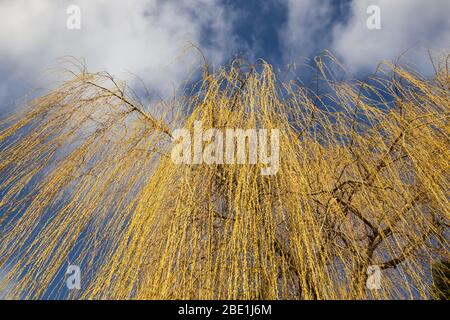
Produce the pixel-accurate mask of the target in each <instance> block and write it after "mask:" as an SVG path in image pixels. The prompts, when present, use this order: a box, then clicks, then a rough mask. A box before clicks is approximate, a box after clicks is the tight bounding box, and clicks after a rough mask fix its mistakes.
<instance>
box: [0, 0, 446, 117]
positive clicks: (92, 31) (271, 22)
mask: <svg viewBox="0 0 450 320" xmlns="http://www.w3.org/2000/svg"><path fill="white" fill-rule="evenodd" d="M71 5H75V6H77V8H79V9H80V22H81V25H80V28H79V29H78V28H77V26H76V24H74V21H75V20H73V17H74V15H73V14H74V12H75V11H71V10H70V9H71V8H73V7H70V6H71ZM370 5H376V6H378V8H379V9H380V22H381V25H380V26H381V29H372V30H370V29H369V28H368V27H367V20H368V19H369V18H370V17H371V15H372V12H370V13H368V12H367V9H368V7H369V6H370ZM68 9H69V11H68ZM448 12H450V1H448V0H429V1H424V0H395V1H393V0H342V1H338V0H267V1H260V0H239V1H238V0H236V1H234V0H176V1H175V0H174V1H171V0H165V1H162V0H161V1H158V0H130V1H121V0H70V1H66V0H0V109H4V108H10V107H11V106H12V103H13V102H14V101H15V99H17V98H19V97H21V96H22V95H24V94H26V93H27V92H28V91H29V90H31V89H32V88H41V87H42V88H49V87H51V80H52V79H51V77H50V76H48V75H46V74H48V73H45V71H46V70H48V69H49V68H51V67H55V66H58V65H59V64H60V63H61V62H58V58H61V57H64V56H67V55H70V56H74V57H76V58H80V59H81V58H83V59H85V61H86V64H87V66H88V68H89V69H90V70H91V71H100V70H107V71H109V72H110V73H112V74H114V75H115V76H117V77H119V78H122V79H129V80H130V81H133V79H135V77H134V76H132V74H136V75H138V76H139V77H140V78H142V79H143V80H144V81H145V83H146V85H147V86H148V87H149V88H150V89H151V90H153V92H155V93H156V94H158V95H159V96H162V97H164V96H167V95H168V94H169V93H170V92H171V91H172V90H173V88H175V87H177V86H178V85H180V83H182V81H183V80H185V79H186V78H187V77H188V75H189V73H190V71H192V68H193V67H194V66H196V65H198V64H199V62H200V61H199V55H198V54H197V53H195V52H194V50H188V51H186V47H187V46H188V45H189V43H194V44H195V45H197V46H198V47H200V48H201V49H202V50H203V52H204V53H205V55H206V57H207V58H208V60H209V61H210V62H211V64H212V65H214V66H215V67H218V66H220V65H223V64H226V63H227V62H228V61H230V59H232V58H233V57H245V58H246V59H248V60H249V61H250V62H254V61H256V59H258V58H263V59H265V60H266V61H268V62H270V63H272V64H274V65H275V66H276V67H277V68H283V67H285V66H287V65H288V64H292V63H294V62H297V61H302V58H303V57H314V56H315V55H318V54H320V53H321V52H323V50H325V49H328V50H330V51H331V52H333V53H334V54H335V55H336V56H337V57H338V58H339V59H340V60H341V61H342V62H343V63H344V64H345V65H346V67H347V68H348V70H349V74H352V75H354V76H356V77H357V76H363V75H364V74H367V73H370V72H371V71H373V70H374V68H375V67H376V65H377V64H378V62H380V60H383V59H385V60H393V59H395V57H397V56H398V55H400V54H401V53H402V52H403V51H405V50H408V49H409V51H408V54H407V55H406V56H405V59H406V61H407V62H408V63H410V64H413V65H415V66H416V67H417V68H419V69H420V70H421V71H422V72H424V73H429V72H431V65H430V62H429V59H428V55H427V52H426V49H432V50H434V52H448V49H449V44H450V19H448ZM68 21H69V25H70V26H72V27H73V26H75V28H74V29H70V28H68ZM371 21H373V20H371Z"/></svg>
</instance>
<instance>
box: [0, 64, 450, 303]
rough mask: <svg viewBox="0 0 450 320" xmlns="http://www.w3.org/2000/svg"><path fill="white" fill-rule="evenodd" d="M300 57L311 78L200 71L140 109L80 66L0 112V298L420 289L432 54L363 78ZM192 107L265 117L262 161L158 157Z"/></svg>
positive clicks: (210, 113)
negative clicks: (412, 66)
mask: <svg viewBox="0 0 450 320" xmlns="http://www.w3.org/2000/svg"><path fill="white" fill-rule="evenodd" d="M315 67H316V71H317V75H318V76H319V77H318V80H317V83H318V85H317V88H316V90H311V89H308V88H307V87H305V86H302V85H299V84H298V82H294V81H292V82H285V83H283V82H281V81H279V80H277V78H276V76H275V75H274V73H273V71H272V68H271V66H270V65H269V64H267V63H265V62H262V63H260V64H259V65H258V66H246V67H244V65H243V64H242V63H240V62H239V61H235V62H233V63H232V64H230V65H229V66H228V67H226V68H222V69H220V70H218V71H217V72H215V73H209V72H208V70H207V68H205V72H204V74H203V77H202V81H201V82H200V84H199V85H198V86H197V87H196V90H194V91H192V92H186V93H185V94H184V95H178V96H176V97H175V98H173V99H171V100H167V101H164V102H161V103H158V104H154V105H153V106H152V107H151V108H145V106H144V105H143V104H142V103H141V102H140V101H139V99H138V98H137V97H136V95H133V94H132V90H131V89H130V88H129V87H128V86H127V85H126V84H125V83H123V82H120V81H118V80H116V79H114V78H113V77H112V76H110V75H109V74H108V73H89V72H88V71H86V70H85V69H84V68H80V69H79V70H76V71H75V72H72V73H71V78H70V79H69V80H68V81H66V82H64V83H63V84H62V85H60V86H59V87H58V88H56V89H55V90H53V91H51V92H49V93H48V94H46V95H44V96H42V97H39V98H37V99H35V100H33V101H32V102H30V103H28V104H27V105H26V106H25V107H23V108H20V109H18V110H16V111H15V112H14V113H12V114H11V115H9V116H7V117H3V118H2V120H1V122H0V129H1V131H0V161H1V162H0V172H1V175H0V183H1V187H0V200H1V201H0V232H1V233H0V239H1V241H0V270H1V274H2V276H1V280H0V292H1V293H2V295H3V297H5V298H13V299H14V298H22V299H39V298H49V297H50V298H82V299H367V298H375V299H392V298H429V297H430V292H431V287H432V283H431V277H430V265H431V264H432V262H433V261H435V260H436V259H441V258H445V257H448V226H449V224H448V217H449V212H448V209H449V198H448V194H449V190H448V187H449V180H448V174H449V172H448V169H449V165H448V164H449V140H448V133H449V126H448V117H449V84H450V78H449V74H448V67H446V65H445V64H444V65H443V66H437V67H436V75H435V77H434V79H431V80H430V79H426V78H424V77H422V76H420V75H419V74H417V73H414V72H413V71H411V70H407V69H404V68H399V67H397V66H396V65H389V64H385V65H384V66H383V67H382V68H380V69H379V71H378V73H377V74H376V75H374V76H373V77H371V79H370V80H369V81H365V82H359V81H340V80H338V75H339V74H338V73H339V72H336V70H338V69H337V68H335V66H334V67H333V68H331V67H330V66H329V64H328V63H324V60H323V59H317V60H316V65H315ZM319 79H320V81H319ZM195 121H201V122H202V124H203V127H204V128H205V129H208V128H218V129H220V130H225V129H226V128H242V129H248V128H266V129H278V130H280V138H279V140H280V141H279V144H280V147H279V152H280V163H279V170H278V172H277V174H275V175H266V176H264V175H261V174H260V169H261V168H262V165H261V164H259V163H257V164H221V163H213V164H208V165H206V164H197V165H196V164H192V165H189V164H175V163H174V162H173V161H172V159H171V156H170V154H171V148H172V146H173V141H172V140H173V139H172V138H173V137H172V132H173V130H174V129H175V128H188V129H189V130H193V126H194V123H195ZM204 143H205V144H207V142H204ZM69 264H75V265H79V266H80V267H81V272H82V288H81V290H70V291H69V290H68V289H67V288H66V283H65V281H64V273H65V271H66V268H67V266H68V265H69ZM369 266H377V267H378V268H379V270H380V272H381V278H380V279H381V283H380V288H379V289H378V290H368V289H367V287H366V282H367V280H368V274H367V270H368V268H369Z"/></svg>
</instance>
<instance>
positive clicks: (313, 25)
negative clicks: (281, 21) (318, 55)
mask: <svg viewBox="0 0 450 320" xmlns="http://www.w3.org/2000/svg"><path fill="white" fill-rule="evenodd" d="M283 1H284V2H285V5H286V7H287V9H288V10H287V22H286V25H285V26H284V28H283V29H282V30H281V32H280V37H281V40H282V42H283V43H284V49H285V57H284V58H285V59H287V60H290V59H294V60H295V59H296V58H298V57H299V56H302V57H305V56H308V55H310V54H312V53H314V52H315V50H316V49H317V48H320V47H322V46H324V45H326V43H327V40H328V39H327V37H326V34H325V31H326V27H327V25H328V24H329V23H330V22H331V19H332V7H331V6H330V5H329V2H326V1H323V0H283ZM287 62H289V63H291V62H292V61H287Z"/></svg>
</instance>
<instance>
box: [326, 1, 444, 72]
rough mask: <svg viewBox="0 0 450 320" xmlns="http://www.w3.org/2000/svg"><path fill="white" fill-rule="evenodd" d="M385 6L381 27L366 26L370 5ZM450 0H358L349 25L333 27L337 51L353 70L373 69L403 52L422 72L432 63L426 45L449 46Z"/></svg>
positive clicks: (431, 46)
mask: <svg viewBox="0 0 450 320" xmlns="http://www.w3.org/2000/svg"><path fill="white" fill-rule="evenodd" d="M372 4H374V5H378V6H379V7H380V9H381V29H380V30H369V29H368V28H367V26H366V21H367V18H368V16H369V15H368V14H367V13H366V10H367V7H368V6H369V5H372ZM449 12H450V1H448V0H434V1H423V0H395V1H392V0H357V1H356V0H354V1H353V3H352V5H351V13H352V16H351V18H350V20H349V21H348V23H347V25H343V24H341V25H337V26H336V27H335V28H334V30H333V39H334V41H333V44H332V48H333V49H334V50H333V51H334V52H335V53H336V54H338V55H339V56H340V57H341V58H342V59H343V62H344V63H345V64H346V65H348V66H349V67H351V68H352V69H353V71H357V70H364V71H373V70H374V68H375V67H376V65H377V63H378V62H379V61H381V60H390V61H393V60H394V59H396V58H397V57H398V56H399V55H400V54H401V53H402V52H404V51H405V50H408V49H410V48H411V50H410V51H409V52H407V54H406V55H405V62H408V63H410V64H412V65H414V66H415V67H417V68H418V69H419V70H421V71H422V72H429V71H430V70H431V68H432V67H431V64H430V61H429V59H428V56H427V54H426V51H425V50H424V49H432V50H438V51H439V50H443V49H449V47H448V46H449V44H450V19H449V17H448V14H449Z"/></svg>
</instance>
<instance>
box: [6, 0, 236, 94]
mask: <svg viewBox="0 0 450 320" xmlns="http://www.w3.org/2000/svg"><path fill="white" fill-rule="evenodd" d="M71 4H75V5H79V6H80V8H81V30H69V29H67V27H66V20H67V18H68V17H69V15H68V14H67V12H66V9H67V7H68V6H69V5H71ZM229 10H230V9H229V8H225V7H224V6H223V5H222V4H221V3H220V2H219V0H200V1H194V0H179V1H158V0H135V1H121V0H96V1H92V0H73V1H54V0H39V1H36V0H2V1H0V72H1V73H3V75H2V76H0V78H1V79H0V81H1V83H2V85H0V93H1V92H7V93H9V94H10V93H11V90H14V88H15V87H16V86H18V85H20V84H21V83H26V82H27V81H28V82H30V83H31V84H33V85H35V84H36V81H37V80H36V79H35V78H36V77H37V76H38V75H39V74H40V73H41V72H42V71H45V69H47V68H49V67H51V66H55V64H56V60H55V59H57V58H60V57H62V56H65V55H71V56H75V57H77V58H85V59H86V63H87V65H88V68H89V70H92V71H98V70H107V71H109V72H110V73H112V74H114V75H116V76H118V77H121V78H124V77H127V76H129V74H128V73H127V72H128V71H129V72H132V73H136V74H138V75H139V76H140V77H141V78H143V79H144V80H145V81H146V83H147V84H148V85H149V87H150V88H151V89H153V90H155V91H156V92H157V93H158V94H162V95H164V94H167V93H168V91H170V90H171V89H172V87H173V86H176V85H177V84H179V83H180V81H182V80H185V78H186V77H187V76H188V72H189V71H190V70H191V68H192V67H193V63H199V62H200V61H199V59H198V58H199V57H198V54H195V53H194V52H191V53H190V54H183V52H184V50H183V49H184V48H185V47H186V46H187V45H188V42H192V43H195V44H198V45H201V46H202V49H203V50H204V51H205V53H206V56H207V57H208V59H210V60H211V62H213V63H215V64H219V63H221V62H223V59H224V58H225V57H226V56H227V55H228V53H229V52H230V50H232V49H233V38H232V36H231V34H232V33H231V26H232V23H233V14H232V13H230V12H229ZM205 35H207V36H205ZM205 39H206V40H207V41H204V40H205ZM10 89H11V90H10ZM3 95H5V94H3ZM0 101H2V97H1V96H0Z"/></svg>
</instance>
